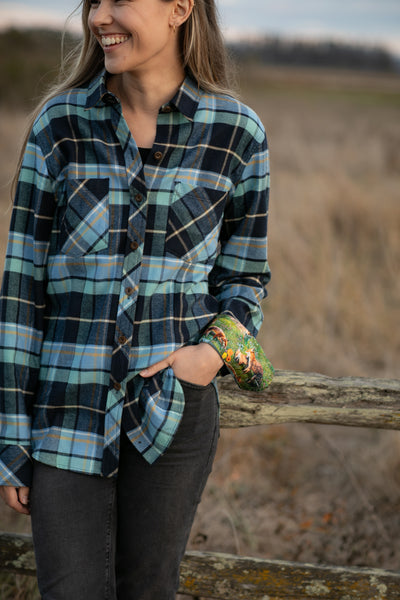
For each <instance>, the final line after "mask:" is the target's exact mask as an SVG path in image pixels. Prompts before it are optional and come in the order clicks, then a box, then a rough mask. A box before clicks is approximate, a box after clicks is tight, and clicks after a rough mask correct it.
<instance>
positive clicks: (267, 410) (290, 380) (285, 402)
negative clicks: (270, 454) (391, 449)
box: [218, 371, 400, 429]
mask: <svg viewBox="0 0 400 600" xmlns="http://www.w3.org/2000/svg"><path fill="white" fill-rule="evenodd" d="M218 385H219V390H220V399H221V426H222V427H227V428H234V427H248V426H251V425H268V424H274V423H275V424H276V423H290V422H292V423H293V422H304V423H321V424H329V425H349V426H357V427H376V428H382V429H400V381H399V380H395V379H372V378H367V377H362V378H361V377H340V378H333V377H326V376H325V375H319V374H316V373H297V372H294V371H277V372H276V374H275V377H274V380H273V382H272V384H271V385H270V386H269V388H267V390H265V391H263V392H258V393H253V392H246V391H243V390H240V389H239V388H238V386H237V385H236V384H235V382H234V381H233V380H232V379H231V378H222V379H221V380H220V381H219V384H218Z"/></svg>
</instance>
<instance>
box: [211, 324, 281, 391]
mask: <svg viewBox="0 0 400 600" xmlns="http://www.w3.org/2000/svg"><path fill="white" fill-rule="evenodd" d="M199 342H206V343H207V344H210V345H211V346H212V347H213V348H214V349H215V350H216V351H217V352H218V354H219V355H220V356H221V358H222V360H223V361H224V363H225V365H226V366H227V368H228V369H229V371H231V373H232V374H233V376H234V378H235V379H236V383H237V384H238V386H239V387H240V388H242V389H244V390H252V391H256V392H257V391H261V390H264V389H265V388H266V387H267V386H268V385H269V384H270V383H271V381H272V378H273V376H274V368H273V366H272V365H271V363H270V362H269V360H268V359H267V357H266V356H265V354H264V350H263V349H262V348H261V346H260V344H259V343H258V342H257V340H256V339H255V337H254V336H253V335H251V333H250V332H249V331H248V330H247V329H246V328H245V327H244V326H243V325H242V324H241V323H240V321H238V320H237V319H236V318H235V317H234V316H232V315H228V314H225V313H223V314H220V315H218V316H217V317H216V318H215V319H214V321H212V323H211V325H209V327H207V329H206V330H205V332H204V333H203V335H202V337H201V338H200V340H199Z"/></svg>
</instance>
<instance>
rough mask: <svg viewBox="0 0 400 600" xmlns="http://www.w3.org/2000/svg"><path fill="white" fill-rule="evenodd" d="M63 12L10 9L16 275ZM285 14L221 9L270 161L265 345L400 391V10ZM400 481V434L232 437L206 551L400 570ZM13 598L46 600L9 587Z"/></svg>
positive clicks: (196, 534)
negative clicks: (32, 116)
mask: <svg viewBox="0 0 400 600" xmlns="http://www.w3.org/2000/svg"><path fill="white" fill-rule="evenodd" d="M55 4H56V3H54V2H52V1H46V0H42V1H39V0H35V1H33V0H32V1H30V2H29V1H28V0H24V1H14V2H12V3H11V2H2V1H0V17H1V19H0V22H1V27H2V29H1V31H0V81H1V86H0V215H1V218H0V253H1V255H0V269H1V268H2V263H3V258H4V252H5V244H6V238H7V229H8V222H9V218H10V206H11V198H10V180H11V178H12V176H13V172H14V169H15V164H16V161H17V156H18V152H19V148H20V144H21V141H22V136H23V132H24V130H25V127H26V122H27V115H28V113H29V111H30V110H31V109H32V107H33V106H34V105H35V103H36V102H37V100H38V98H39V97H40V94H41V93H42V92H43V90H44V89H45V87H46V86H47V85H48V84H49V83H50V82H51V80H52V79H53V78H54V77H55V76H56V75H57V73H58V69H59V67H58V65H59V60H60V56H61V41H60V40H61V29H62V27H63V23H64V21H65V18H66V17H67V16H68V14H69V13H70V12H71V11H72V10H73V8H74V5H75V2H73V1H71V2H68V1H64V2H62V3H59V4H60V7H58V4H57V6H56V7H55V6H54V5H55ZM276 4H277V3H276V2H272V1H270V0H247V1H246V2H242V1H239V0H221V2H220V3H219V7H220V14H221V22H222V25H223V28H224V32H225V35H226V39H227V44H229V47H230V50H231V53H232V56H233V58H234V61H235V64H236V68H237V80H238V87H239V91H240V95H241V98H242V99H243V100H244V101H245V102H246V103H248V104H249V105H251V106H252V107H253V108H254V109H255V110H256V111H257V112H258V114H259V115H260V117H261V119H262V121H263V122H264V125H265V127H266V130H267V134H268V139H269V145H270V150H271V173H272V176H271V184H272V187H271V206H270V221H269V223H270V225H269V231H270V236H269V248H270V263H271V269H272V274H273V275H272V281H271V283H270V286H269V297H268V298H267V300H266V301H265V303H264V315H265V320H264V324H263V327H262V329H261V332H260V341H261V343H262V345H263V346H264V348H265V350H266V353H267V354H268V356H269V357H270V358H271V361H272V362H273V364H274V365H275V367H276V368H278V369H291V370H298V371H305V372H313V371H314V372H315V371H316V372H320V373H324V374H327V375H331V376H335V377H340V376H366V377H381V378H399V374H400V365H399V362H400V361H399V359H400V335H399V323H400V278H399V273H400V240H399V231H400V202H399V201H400V58H399V56H400V4H399V2H398V0H394V1H390V0H364V1H359V0H348V1H347V2H346V3H345V5H342V3H340V9H339V6H338V3H337V2H331V1H330V0H305V1H304V2H302V3H299V2H298V1H297V2H295V1H294V0H285V1H284V0H282V1H281V2H279V6H276ZM78 23H79V20H78V19H76V18H74V19H72V20H71V21H70V22H69V26H68V31H69V32H70V33H69V34H68V36H67V41H66V44H67V47H68V44H70V43H72V44H73V43H75V40H76V37H75V36H76V35H78V33H77V32H78ZM399 473H400V437H399V434H398V433H397V432H389V431H379V430H373V429H366V430H363V429H355V428H341V427H333V426H318V425H306V424H301V425H299V424H287V425H279V426H268V427H257V428H253V429H243V430H240V431H239V430H237V431H233V430H232V431H223V432H222V433H221V439H220V445H219V451H218V456H217V460H216V462H215V466H214V471H213V474H212V476H211V478H210V480H209V483H208V485H207V488H206V492H205V494H204V497H203V500H202V502H201V504H200V507H199V511H198V515H197V517H196V521H195V525H194V527H193V531H192V536H191V540H190V547H191V548H195V549H200V550H215V551H224V552H230V553H234V554H235V553H239V554H243V555H251V556H261V557H268V558H275V559H283V560H293V561H301V562H315V563H331V564H335V565H361V566H376V567H382V568H387V569H394V570H398V569H399V565H400V547H399V544H398V539H399V537H400V510H399V509H400V474H399ZM0 528H1V529H3V530H5V531H20V532H21V531H22V532H29V519H26V518H23V517H21V518H20V517H18V515H14V514H12V513H11V512H10V511H9V510H8V509H6V508H5V507H0ZM0 598H1V599H4V600H6V599H8V598H10V599H11V598H12V599H13V600H33V599H36V598H38V595H37V590H36V586H35V583H34V582H33V581H31V580H29V579H25V578H22V577H15V576H3V577H2V578H1V579H0Z"/></svg>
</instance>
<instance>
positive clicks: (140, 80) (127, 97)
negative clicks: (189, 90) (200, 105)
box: [108, 65, 185, 113]
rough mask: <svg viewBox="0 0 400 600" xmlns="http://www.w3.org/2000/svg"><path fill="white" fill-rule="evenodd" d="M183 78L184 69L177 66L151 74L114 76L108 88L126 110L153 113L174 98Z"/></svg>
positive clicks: (127, 73) (128, 73)
mask: <svg viewBox="0 0 400 600" xmlns="http://www.w3.org/2000/svg"><path fill="white" fill-rule="evenodd" d="M184 78H185V72H184V69H183V67H182V66H181V65H179V67H178V68H175V69H167V70H165V71H163V72H156V73H152V74H140V73H139V74H138V73H130V72H126V73H121V74H119V75H114V76H112V77H111V78H110V79H109V82H108V87H109V89H110V91H112V92H113V93H115V95H116V96H117V97H118V98H119V99H120V101H121V103H122V105H123V106H125V108H126V109H127V110H129V111H131V112H135V113H138V112H142V113H143V112H145V113H155V112H158V110H159V108H160V106H162V105H163V104H165V103H166V102H168V100H170V99H171V98H172V97H173V96H174V94H175V93H176V92H177V90H178V89H179V87H180V85H181V84H182V81H183V79H184Z"/></svg>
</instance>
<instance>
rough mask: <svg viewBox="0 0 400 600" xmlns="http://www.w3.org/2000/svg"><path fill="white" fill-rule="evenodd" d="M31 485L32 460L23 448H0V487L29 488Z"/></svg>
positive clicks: (9, 446)
mask: <svg viewBox="0 0 400 600" xmlns="http://www.w3.org/2000/svg"><path fill="white" fill-rule="evenodd" d="M31 484H32V458H31V456H30V449H29V448H26V447H25V446H17V445H3V446H0V485H10V486H13V487H25V486H26V487H30V486H31Z"/></svg>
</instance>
